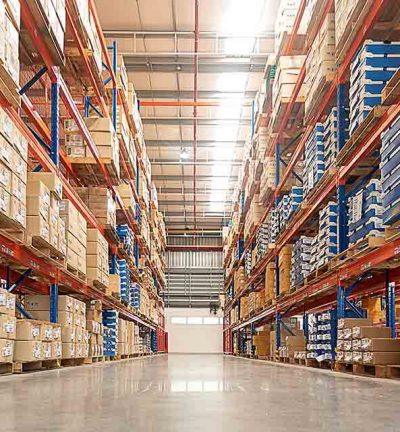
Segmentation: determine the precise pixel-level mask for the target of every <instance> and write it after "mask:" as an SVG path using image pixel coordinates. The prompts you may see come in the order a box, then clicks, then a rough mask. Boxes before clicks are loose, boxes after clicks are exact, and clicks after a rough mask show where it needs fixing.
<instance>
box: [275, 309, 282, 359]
mask: <svg viewBox="0 0 400 432" xmlns="http://www.w3.org/2000/svg"><path fill="white" fill-rule="evenodd" d="M275 327H276V329H275V334H276V352H275V357H279V348H280V347H281V313H280V312H277V313H276V317H275Z"/></svg>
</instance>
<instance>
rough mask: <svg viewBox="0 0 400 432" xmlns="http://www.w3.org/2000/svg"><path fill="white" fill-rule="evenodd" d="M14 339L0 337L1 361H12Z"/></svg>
mask: <svg viewBox="0 0 400 432" xmlns="http://www.w3.org/2000/svg"><path fill="white" fill-rule="evenodd" d="M14 343H15V342H14V341H13V340H8V339H0V363H11V362H12V361H13V357H14Z"/></svg>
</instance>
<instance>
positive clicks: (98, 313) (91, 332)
mask: <svg viewBox="0 0 400 432" xmlns="http://www.w3.org/2000/svg"><path fill="white" fill-rule="evenodd" d="M86 330H87V331H88V339H89V355H88V357H102V356H103V312H102V304H101V301H99V300H91V301H90V303H88V304H87V306H86Z"/></svg>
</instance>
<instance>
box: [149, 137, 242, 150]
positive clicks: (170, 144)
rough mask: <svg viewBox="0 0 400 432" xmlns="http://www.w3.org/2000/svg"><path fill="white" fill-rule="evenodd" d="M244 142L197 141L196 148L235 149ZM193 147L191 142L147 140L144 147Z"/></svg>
mask: <svg viewBox="0 0 400 432" xmlns="http://www.w3.org/2000/svg"><path fill="white" fill-rule="evenodd" d="M244 144H245V141H244V140H239V141H212V140H211V141H210V140H198V141H197V147H203V148H208V147H210V148H214V147H216V146H218V147H221V146H226V147H235V146H244ZM192 145H193V141H187V140H185V141H168V140H149V139H146V147H167V148H171V147H177V148H179V149H180V148H181V147H191V146H192Z"/></svg>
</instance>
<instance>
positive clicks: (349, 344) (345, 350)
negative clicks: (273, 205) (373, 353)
mask: <svg viewBox="0 0 400 432" xmlns="http://www.w3.org/2000/svg"><path fill="white" fill-rule="evenodd" d="M371 326H372V320H371V319H370V318H341V319H339V320H338V325H337V329H338V331H337V346H336V360H337V361H338V362H339V363H353V362H354V361H355V362H356V363H362V354H361V355H360V354H359V352H360V343H359V340H360V338H359V337H355V338H354V339H355V340H356V341H357V342H355V343H354V344H353V329H354V328H359V327H371ZM357 334H360V333H357V331H355V335H356V336H357ZM353 346H354V348H355V349H354V352H355V353H356V354H355V355H354V356H353Z"/></svg>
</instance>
